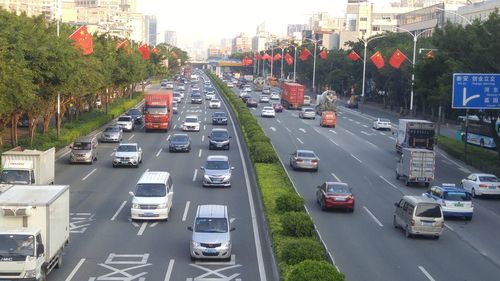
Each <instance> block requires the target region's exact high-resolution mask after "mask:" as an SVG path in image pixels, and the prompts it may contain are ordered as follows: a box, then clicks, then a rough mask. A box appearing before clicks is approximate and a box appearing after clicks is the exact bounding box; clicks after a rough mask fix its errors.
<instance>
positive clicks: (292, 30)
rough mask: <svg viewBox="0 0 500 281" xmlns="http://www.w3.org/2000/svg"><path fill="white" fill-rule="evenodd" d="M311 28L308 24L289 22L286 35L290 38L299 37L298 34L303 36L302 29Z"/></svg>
mask: <svg viewBox="0 0 500 281" xmlns="http://www.w3.org/2000/svg"><path fill="white" fill-rule="evenodd" d="M306 29H309V27H308V26H307V24H289V25H287V27H286V36H287V37H288V38H297V36H302V31H303V30H306Z"/></svg>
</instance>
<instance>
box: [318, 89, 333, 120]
mask: <svg viewBox="0 0 500 281" xmlns="http://www.w3.org/2000/svg"><path fill="white" fill-rule="evenodd" d="M315 109H316V113H318V114H319V115H321V113H322V112H323V111H332V112H335V113H336V112H337V93H336V92H335V91H331V90H327V91H324V92H323V93H322V94H321V95H319V96H318V97H317V98H316V106H315Z"/></svg>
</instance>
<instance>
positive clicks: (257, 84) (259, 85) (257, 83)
mask: <svg viewBox="0 0 500 281" xmlns="http://www.w3.org/2000/svg"><path fill="white" fill-rule="evenodd" d="M253 84H254V88H255V91H257V92H261V91H262V90H263V89H264V86H265V84H266V79H264V77H257V78H255V80H254V81H253Z"/></svg>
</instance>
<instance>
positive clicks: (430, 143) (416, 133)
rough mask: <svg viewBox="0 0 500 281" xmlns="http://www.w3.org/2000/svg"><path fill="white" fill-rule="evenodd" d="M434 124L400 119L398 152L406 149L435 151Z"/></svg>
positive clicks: (397, 142)
mask: <svg viewBox="0 0 500 281" xmlns="http://www.w3.org/2000/svg"><path fill="white" fill-rule="evenodd" d="M434 134H435V132H434V123H432V122H430V121H426V120H417V119H399V124H398V130H397V136H396V151H397V152H399V153H401V151H402V149H403V148H405V147H409V148H425V149H430V150H432V149H434Z"/></svg>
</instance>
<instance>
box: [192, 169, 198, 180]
mask: <svg viewBox="0 0 500 281" xmlns="http://www.w3.org/2000/svg"><path fill="white" fill-rule="evenodd" d="M197 174H198V169H194V175H193V181H196V175H197Z"/></svg>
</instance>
